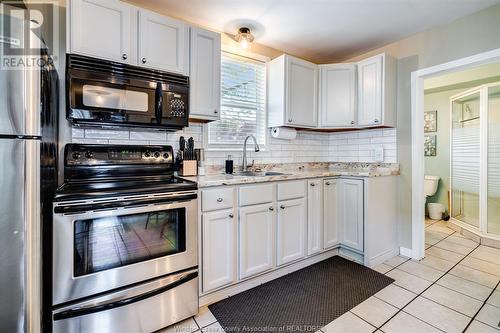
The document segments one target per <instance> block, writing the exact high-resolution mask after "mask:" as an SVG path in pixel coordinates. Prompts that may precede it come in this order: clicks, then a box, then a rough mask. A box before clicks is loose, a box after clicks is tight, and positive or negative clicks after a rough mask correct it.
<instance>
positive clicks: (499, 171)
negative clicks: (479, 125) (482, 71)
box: [487, 85, 500, 235]
mask: <svg viewBox="0 0 500 333" xmlns="http://www.w3.org/2000/svg"><path fill="white" fill-rule="evenodd" d="M487 228H488V233H492V234H496V235H500V85H498V86H493V87H489V88H488V227H487Z"/></svg>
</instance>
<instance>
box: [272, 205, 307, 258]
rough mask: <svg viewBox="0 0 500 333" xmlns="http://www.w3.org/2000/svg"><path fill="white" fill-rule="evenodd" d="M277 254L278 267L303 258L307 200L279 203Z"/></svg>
mask: <svg viewBox="0 0 500 333" xmlns="http://www.w3.org/2000/svg"><path fill="white" fill-rule="evenodd" d="M278 207H279V208H278V228H277V235H278V237H277V240H278V244H277V254H278V265H283V264H286V263H288V262H291V261H294V260H297V259H300V258H303V257H304V256H305V253H306V251H305V241H306V237H305V236H306V235H305V232H306V207H305V200H304V199H303V198H302V199H294V200H286V201H280V202H278Z"/></svg>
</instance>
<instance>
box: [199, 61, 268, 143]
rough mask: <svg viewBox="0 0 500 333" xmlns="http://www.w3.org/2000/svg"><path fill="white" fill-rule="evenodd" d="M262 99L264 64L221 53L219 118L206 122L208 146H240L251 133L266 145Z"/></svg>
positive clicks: (263, 95)
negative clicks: (207, 123)
mask: <svg viewBox="0 0 500 333" xmlns="http://www.w3.org/2000/svg"><path fill="white" fill-rule="evenodd" d="M265 101H266V65H265V63H263V62H259V61H256V60H252V59H249V58H245V57H240V56H237V55H234V54H230V53H224V52H223V53H222V57H221V110H220V111H221V113H220V120H218V121H214V122H212V123H210V124H209V125H208V144H209V146H212V147H217V146H219V147H223V146H231V145H241V144H243V141H244V140H245V137H246V136H247V135H250V134H253V135H255V137H256V138H257V142H258V143H259V145H265V141H266V115H265Z"/></svg>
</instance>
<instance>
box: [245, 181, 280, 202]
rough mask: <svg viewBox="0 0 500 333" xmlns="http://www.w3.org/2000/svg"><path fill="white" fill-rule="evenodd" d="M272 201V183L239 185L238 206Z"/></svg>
mask: <svg viewBox="0 0 500 333" xmlns="http://www.w3.org/2000/svg"><path fill="white" fill-rule="evenodd" d="M273 201H274V184H265V185H262V184H261V185H249V186H242V187H240V206H248V205H258V204H263V203H268V202H273Z"/></svg>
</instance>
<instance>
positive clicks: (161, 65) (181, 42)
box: [138, 9, 189, 75]
mask: <svg viewBox="0 0 500 333" xmlns="http://www.w3.org/2000/svg"><path fill="white" fill-rule="evenodd" d="M138 42H139V48H138V50H139V64H140V65H142V66H147V67H152V68H157V69H162V70H165V71H169V72H175V73H179V74H183V75H188V63H189V26H188V25H187V24H186V23H185V22H183V21H179V20H176V19H173V18H170V17H167V16H163V15H159V14H156V13H153V12H150V11H147V10H142V9H141V10H139V39H138Z"/></svg>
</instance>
